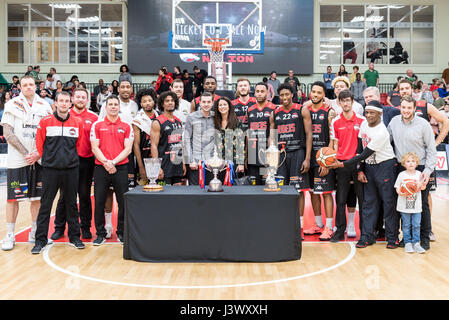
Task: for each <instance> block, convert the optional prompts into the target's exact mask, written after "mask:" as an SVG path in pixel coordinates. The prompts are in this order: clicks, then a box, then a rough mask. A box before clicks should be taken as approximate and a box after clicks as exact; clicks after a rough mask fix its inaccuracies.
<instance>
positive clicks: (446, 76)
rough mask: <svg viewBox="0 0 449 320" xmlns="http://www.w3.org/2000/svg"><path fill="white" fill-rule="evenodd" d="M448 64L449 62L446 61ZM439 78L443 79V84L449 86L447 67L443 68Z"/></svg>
mask: <svg viewBox="0 0 449 320" xmlns="http://www.w3.org/2000/svg"><path fill="white" fill-rule="evenodd" d="M448 65H449V63H448ZM441 78H442V79H443V83H444V85H445V86H446V87H447V86H449V67H448V68H446V69H444V70H443V74H442V75H441Z"/></svg>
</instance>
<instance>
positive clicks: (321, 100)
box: [312, 98, 324, 104]
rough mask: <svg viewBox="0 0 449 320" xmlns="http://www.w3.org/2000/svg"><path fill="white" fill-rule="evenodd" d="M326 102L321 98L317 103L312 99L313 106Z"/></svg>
mask: <svg viewBox="0 0 449 320" xmlns="http://www.w3.org/2000/svg"><path fill="white" fill-rule="evenodd" d="M323 101H324V98H321V99H320V100H318V101H317V102H315V101H313V99H312V104H320V103H321V102H323Z"/></svg>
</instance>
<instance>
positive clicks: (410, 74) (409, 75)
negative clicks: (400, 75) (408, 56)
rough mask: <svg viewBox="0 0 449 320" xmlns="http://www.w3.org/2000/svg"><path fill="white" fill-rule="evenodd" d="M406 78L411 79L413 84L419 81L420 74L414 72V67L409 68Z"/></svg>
mask: <svg viewBox="0 0 449 320" xmlns="http://www.w3.org/2000/svg"><path fill="white" fill-rule="evenodd" d="M404 78H405V79H407V80H409V81H410V82H411V83H413V84H417V83H418V76H417V75H416V74H414V73H413V70H412V69H408V70H407V74H406V75H405V77H404Z"/></svg>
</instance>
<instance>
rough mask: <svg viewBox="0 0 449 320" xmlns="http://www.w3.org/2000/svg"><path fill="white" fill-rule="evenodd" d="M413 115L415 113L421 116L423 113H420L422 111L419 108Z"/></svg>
mask: <svg viewBox="0 0 449 320" xmlns="http://www.w3.org/2000/svg"><path fill="white" fill-rule="evenodd" d="M415 115H417V116H422V115H423V113H422V111H421V110H416V112H415Z"/></svg>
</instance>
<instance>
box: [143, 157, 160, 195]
mask: <svg viewBox="0 0 449 320" xmlns="http://www.w3.org/2000/svg"><path fill="white" fill-rule="evenodd" d="M143 163H144V165H145V172H146V174H147V177H148V180H150V183H149V184H147V185H146V186H144V187H143V191H147V192H157V191H162V189H163V187H162V186H160V185H158V184H157V183H156V180H157V177H159V171H160V170H161V164H162V159H161V158H145V159H143Z"/></svg>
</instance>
